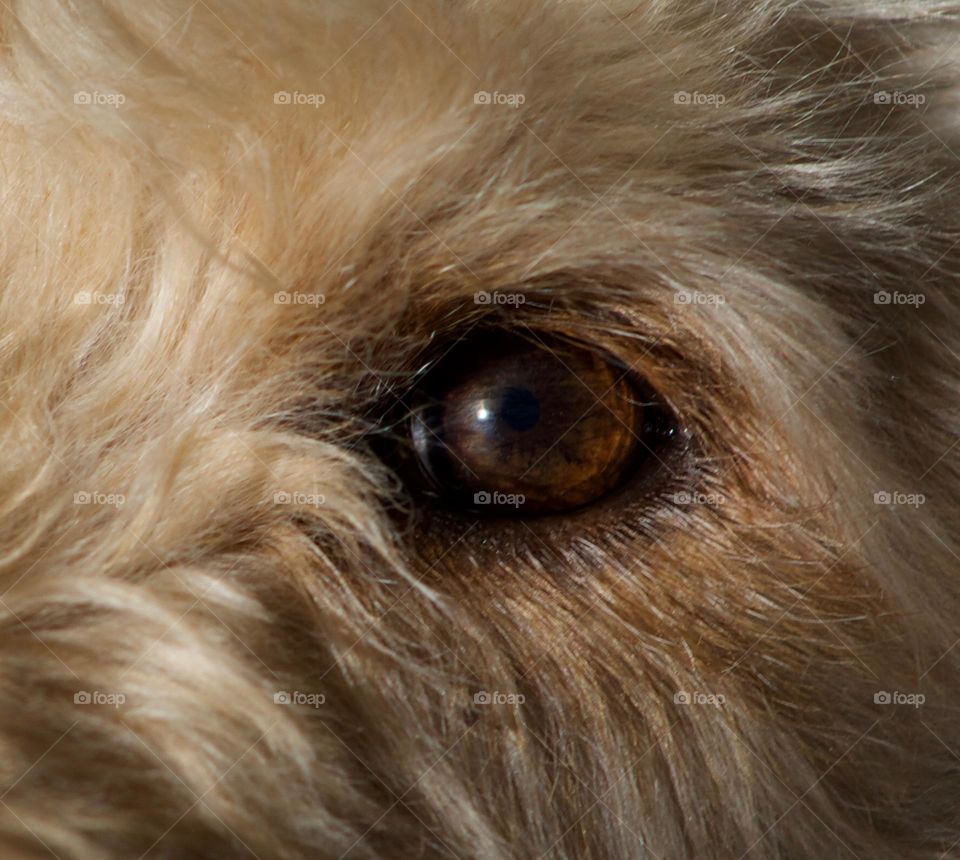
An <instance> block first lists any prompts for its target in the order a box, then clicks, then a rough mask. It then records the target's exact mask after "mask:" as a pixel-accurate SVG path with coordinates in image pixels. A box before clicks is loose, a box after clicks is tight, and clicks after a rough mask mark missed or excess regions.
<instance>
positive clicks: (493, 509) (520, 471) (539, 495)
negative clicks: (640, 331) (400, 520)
mask: <svg viewBox="0 0 960 860" xmlns="http://www.w3.org/2000/svg"><path fill="white" fill-rule="evenodd" d="M408 431H409V436H410V441H411V443H412V448H413V451H414V454H415V460H416V462H417V464H418V467H419V472H420V475H421V476H422V477H423V479H424V480H425V482H426V484H427V487H428V489H429V492H430V493H432V494H433V495H435V496H438V497H439V498H440V499H442V500H443V501H444V502H445V503H446V504H452V505H455V506H460V507H464V508H470V509H473V510H474V511H476V512H488V513H496V514H499V515H503V514H509V515H512V516H524V515H527V514H541V513H558V512H561V511H567V510H571V509H574V508H578V507H581V506H583V505H586V504H589V503H590V502H593V501H595V500H597V499H599V498H601V497H602V496H604V495H605V494H607V493H609V492H610V491H611V490H614V489H615V488H617V487H619V486H620V485H621V484H623V483H624V482H625V481H626V480H627V478H628V477H629V476H630V475H632V474H635V473H636V472H637V471H638V470H639V469H640V468H641V467H643V466H644V465H650V463H651V461H653V464H654V465H655V464H656V461H657V451H658V449H659V448H661V447H662V446H663V444H664V442H665V441H666V440H668V439H670V438H671V437H672V436H673V435H674V433H675V432H676V424H675V422H674V421H673V419H672V416H670V415H669V413H668V411H667V410H666V409H665V408H664V407H663V406H662V405H661V403H660V402H659V400H658V398H657V396H656V394H655V393H654V392H653V391H652V390H650V389H649V387H648V386H646V385H644V384H643V383H642V382H640V381H639V380H637V379H636V378H634V376H633V375H632V374H631V372H630V371H629V370H628V369H625V368H624V367H622V366H620V365H618V364H617V363H616V362H614V361H613V360H612V359H611V358H610V357H609V356H606V355H605V354H603V353H598V352H596V351H594V350H591V349H589V348H587V347H584V346H579V345H572V344H569V343H566V342H561V341H556V340H554V341H551V340H549V339H545V338H541V337H539V336H536V335H534V336H531V337H529V338H527V337H520V336H515V335H505V334H499V335H494V336H486V337H481V338H475V339H473V340H471V341H470V342H468V343H464V344H460V345H458V346H457V347H455V348H454V349H452V350H451V351H450V352H449V353H448V354H447V355H445V356H444V357H443V358H442V360H441V361H440V362H439V364H438V365H436V366H435V367H434V368H433V369H432V370H431V372H430V373H429V374H428V375H427V377H426V378H425V380H424V382H423V384H422V385H421V387H420V389H419V390H418V391H417V392H416V394H415V400H414V405H413V408H412V409H411V413H410V417H409V423H408Z"/></svg>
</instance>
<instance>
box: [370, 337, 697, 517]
mask: <svg viewBox="0 0 960 860" xmlns="http://www.w3.org/2000/svg"><path fill="white" fill-rule="evenodd" d="M517 338H523V339H525V340H527V341H528V342H530V343H531V344H534V345H536V346H538V347H539V348H543V349H549V348H550V347H551V346H554V347H557V346H562V347H566V348H571V347H572V348H576V349H582V350H587V351H590V352H592V353H594V354H599V355H601V356H602V357H603V359H604V360H605V361H607V362H608V363H609V364H610V365H611V366H612V367H615V368H619V369H620V370H622V371H623V372H624V374H626V378H627V379H628V380H629V382H630V384H631V387H632V388H633V390H635V391H637V392H638V393H639V394H640V395H641V397H642V399H643V402H644V404H645V405H647V408H648V410H649V414H648V416H647V420H646V422H645V423H646V424H651V422H652V423H653V424H654V425H655V426H653V427H652V428H651V432H650V433H649V434H644V435H643V436H642V437H638V444H637V446H636V451H635V457H636V462H633V463H631V464H630V467H629V468H628V469H627V470H626V474H625V476H624V478H623V479H622V480H621V481H619V482H618V484H617V486H616V487H614V488H612V489H611V490H609V491H608V492H606V493H604V494H603V496H602V497H600V498H598V499H597V500H595V501H591V502H588V503H586V504H585V505H582V506H579V507H572V508H569V509H566V510H563V511H551V512H542V513H536V512H525V513H523V515H522V516H516V515H514V516H511V515H509V514H508V513H507V512H505V511H503V510H499V509H496V508H487V507H481V506H477V505H472V504H470V503H468V501H467V498H466V496H465V494H464V493H463V492H462V490H461V491H453V492H451V490H450V489H449V488H445V487H444V486H443V483H442V479H441V478H438V477H437V476H431V475H430V474H429V473H427V472H426V471H425V469H424V467H423V464H422V462H421V459H420V457H418V456H417V453H416V452H415V450H414V448H413V443H412V438H411V427H412V423H413V422H414V421H415V420H416V419H415V416H416V415H417V413H418V410H421V409H423V408H424V405H425V401H424V399H423V391H424V390H425V389H427V388H429V387H430V386H431V385H432V384H436V382H437V380H438V379H440V378H441V377H442V374H443V366H444V362H445V360H446V357H447V356H448V355H449V354H450V353H451V352H453V351H454V350H456V349H457V348H458V347H459V348H463V349H466V348H468V347H469V346H470V345H472V344H476V343H482V344H483V345H484V348H485V349H490V348H492V345H493V344H496V343H497V342H501V341H502V339H507V340H516V339H517ZM415 366H416V367H417V368H418V369H417V370H416V371H415V372H414V373H413V374H412V378H411V379H410V380H409V382H408V383H407V384H406V385H405V386H404V388H403V389H402V390H401V391H400V392H395V393H394V394H393V395H392V397H393V398H394V399H395V401H396V402H395V403H394V404H393V406H392V407H388V408H386V409H385V410H384V411H383V413H382V416H383V417H382V418H381V419H380V421H379V422H378V430H377V434H376V435H377V438H376V441H375V443H374V448H375V452H376V453H377V454H378V456H379V457H380V459H381V460H383V461H384V462H385V463H387V464H388V465H389V466H390V467H391V468H392V469H393V471H394V472H395V473H396V475H397V476H398V477H399V478H400V481H401V482H402V484H403V486H404V488H405V489H406V492H407V495H408V497H409V501H412V502H418V503H420V504H421V505H426V506H427V507H430V508H433V509H440V510H442V511H443V512H444V513H446V514H449V515H453V516H462V517H465V518H467V517H472V518H482V519H488V520H490V519H492V520H509V521H517V520H518V519H519V520H533V519H544V518H551V517H560V518H563V517H569V516H571V515H573V514H575V513H577V512H578V511H582V510H584V509H588V508H591V507H595V506H596V505H597V504H599V503H603V502H605V501H606V500H609V499H612V498H615V497H618V496H620V495H621V494H622V493H623V492H624V491H626V490H629V487H630V486H631V485H636V484H638V483H642V484H647V485H650V484H652V483H653V482H652V481H651V477H652V475H653V473H657V472H659V471H661V470H662V469H668V470H669V469H670V465H669V464H670V461H674V460H676V458H677V456H678V454H679V452H680V451H682V450H686V449H687V448H688V446H689V441H690V440H689V434H688V433H687V431H686V429H685V427H684V424H683V422H682V420H681V419H680V417H679V416H678V415H677V413H676V411H675V410H674V409H673V408H672V407H671V405H670V404H669V403H668V402H667V400H666V399H665V398H664V397H663V396H662V395H661V394H660V393H659V392H658V391H657V390H656V389H655V388H654V387H653V386H652V385H651V383H650V382H649V381H648V380H647V379H645V378H644V377H643V376H642V375H641V374H640V373H638V372H637V371H636V370H635V369H633V368H632V366H631V365H630V364H629V363H628V362H626V361H624V360H623V359H622V358H620V357H618V356H617V354H616V353H615V352H614V351H612V350H611V349H610V348H608V347H606V346H604V345H601V344H597V343H596V342H591V341H590V340H588V339H586V338H580V337H576V336H571V335H569V334H565V333H563V334H561V333H557V332H553V331H550V330H548V329H546V328H544V329H538V328H536V327H533V326H527V325H524V326H523V328H522V329H521V330H515V329H513V328H507V327H504V326H496V325H491V326H486V325H481V326H477V327H475V328H474V329H472V330H471V331H470V332H469V334H468V335H466V336H464V337H461V338H454V337H451V338H444V339H442V340H440V339H438V340H437V341H435V342H434V343H432V344H431V345H430V347H429V348H428V350H427V351H425V352H423V353H421V354H420V355H419V357H418V360H417V362H416V365H415ZM651 405H652V407H653V409H652V410H651V409H650V407H651ZM651 449H652V453H651ZM649 489H650V492H651V494H653V493H654V491H655V489H656V488H655V487H653V486H650V488H649Z"/></svg>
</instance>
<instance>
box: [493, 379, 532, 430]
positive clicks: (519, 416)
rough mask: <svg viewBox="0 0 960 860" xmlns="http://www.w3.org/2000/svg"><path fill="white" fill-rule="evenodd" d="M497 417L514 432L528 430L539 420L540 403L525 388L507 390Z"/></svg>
mask: <svg viewBox="0 0 960 860" xmlns="http://www.w3.org/2000/svg"><path fill="white" fill-rule="evenodd" d="M499 417H500V418H501V419H502V420H503V421H504V422H506V423H507V424H509V425H510V427H511V428H512V429H514V430H529V429H530V428H531V427H533V426H534V425H535V424H536V423H537V422H538V421H539V420H540V401H539V400H537V398H536V396H534V394H533V392H531V391H530V390H528V389H526V388H508V389H507V390H506V391H505V392H504V395H503V399H502V401H501V403H500V410H499Z"/></svg>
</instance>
